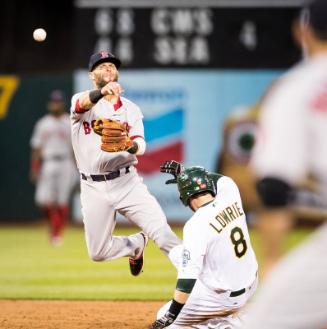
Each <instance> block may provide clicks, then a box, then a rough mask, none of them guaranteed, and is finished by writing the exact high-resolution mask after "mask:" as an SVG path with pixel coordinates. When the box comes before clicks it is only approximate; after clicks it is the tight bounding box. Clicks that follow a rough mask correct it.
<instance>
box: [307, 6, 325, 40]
mask: <svg viewBox="0 0 327 329" xmlns="http://www.w3.org/2000/svg"><path fill="white" fill-rule="evenodd" d="M304 16H306V17H304V20H305V21H307V23H308V24H309V25H310V26H311V27H312V28H313V30H314V31H315V32H316V33H317V34H318V35H320V36H323V37H324V39H325V38H327V0H313V1H309V2H307V4H306V5H305V6H304Z"/></svg>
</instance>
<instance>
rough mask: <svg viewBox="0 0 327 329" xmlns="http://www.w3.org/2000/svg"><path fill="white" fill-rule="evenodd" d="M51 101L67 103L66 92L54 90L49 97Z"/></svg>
mask: <svg viewBox="0 0 327 329" xmlns="http://www.w3.org/2000/svg"><path fill="white" fill-rule="evenodd" d="M49 101H53V102H65V101H66V98H65V94H64V92H63V91H62V90H59V89H55V90H52V91H51V93H50V95H49Z"/></svg>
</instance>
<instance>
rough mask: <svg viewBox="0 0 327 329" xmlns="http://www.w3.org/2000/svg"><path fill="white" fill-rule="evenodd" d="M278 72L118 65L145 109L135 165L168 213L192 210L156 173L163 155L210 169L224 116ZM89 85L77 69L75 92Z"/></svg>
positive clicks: (128, 90) (175, 216) (176, 215)
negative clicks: (123, 67) (142, 147)
mask: <svg viewBox="0 0 327 329" xmlns="http://www.w3.org/2000/svg"><path fill="white" fill-rule="evenodd" d="M280 73H281V72H280V71H277V70H271V71H267V70H265V71H260V70H259V71H251V70H249V71H246V70H242V71H241V70H240V71H237V70H228V71H227V70H197V71H194V70H183V71H182V70H164V71H163V70H146V71H139V70H122V71H121V75H120V76H121V78H120V83H121V85H122V86H123V88H124V96H125V97H127V98H129V99H130V100H132V101H133V102H135V103H136V104H137V105H138V106H139V107H140V108H141V110H142V112H143V114H144V128H145V139H146V142H147V150H146V153H145V155H143V156H141V157H139V164H138V166H137V169H138V171H139V173H140V175H141V176H142V177H143V178H144V181H145V183H146V185H147V186H148V188H149V190H150V191H151V192H152V193H153V194H154V195H155V196H156V197H157V199H158V201H159V202H160V204H161V205H162V207H163V209H164V211H165V213H166V215H167V217H168V218H169V219H170V220H172V221H183V220H185V219H187V218H188V217H189V215H190V214H191V212H190V210H189V209H187V208H185V207H184V206H183V205H182V204H181V202H180V200H179V195H178V192H177V189H176V186H175V185H166V184H165V181H166V180H167V179H169V178H170V177H169V175H167V174H162V173H160V172H159V167H160V164H161V163H162V162H164V161H165V160H170V159H174V160H177V161H180V162H182V163H183V164H184V165H186V166H190V165H202V166H204V167H206V168H207V169H208V170H214V169H215V166H216V162H217V158H218V155H219V151H220V147H221V143H222V127H223V124H224V120H225V118H226V117H227V116H228V115H229V114H230V113H231V112H233V111H235V110H236V109H239V108H240V107H249V106H252V105H253V104H254V103H255V102H256V101H257V100H258V98H259V97H260V96H261V95H262V94H263V92H264V91H265V89H266V88H267V86H268V85H269V84H270V83H271V81H272V80H273V79H274V78H275V77H277V76H279V75H280ZM90 88H92V86H91V84H90V80H89V78H88V74H87V72H86V71H83V70H79V71H76V73H75V77H74V89H75V91H76V92H77V91H81V90H86V89H90Z"/></svg>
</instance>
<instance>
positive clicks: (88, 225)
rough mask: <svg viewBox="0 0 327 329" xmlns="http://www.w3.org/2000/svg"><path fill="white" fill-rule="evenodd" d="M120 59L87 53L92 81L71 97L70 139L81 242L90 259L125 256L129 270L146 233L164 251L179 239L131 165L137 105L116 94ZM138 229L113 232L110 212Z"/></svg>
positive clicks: (138, 124) (138, 126)
mask: <svg viewBox="0 0 327 329" xmlns="http://www.w3.org/2000/svg"><path fill="white" fill-rule="evenodd" d="M120 64H121V62H120V60H119V59H118V58H117V57H115V56H114V55H112V54H110V53H108V52H106V51H103V52H100V53H96V54H94V55H92V56H91V57H90V61H89V77H90V79H91V80H92V82H93V84H94V89H93V90H87V91H84V92H81V93H78V94H75V95H74V96H73V97H72V104H71V126H72V142H73V149H74V152H75V157H76V161H77V165H78V168H79V171H80V174H81V203H82V214H83V221H84V226H85V236H86V244H87V248H88V252H89V255H90V257H91V258H92V259H93V260H94V261H109V260H112V259H115V258H119V257H123V256H128V257H129V262H130V270H131V273H132V275H134V276H136V275H138V274H139V273H140V272H141V271H142V268H143V252H144V248H145V246H146V243H147V239H148V237H150V238H151V239H153V240H154V241H155V243H156V244H157V245H158V246H159V248H160V249H161V250H162V251H163V252H164V253H165V254H166V255H168V254H169V251H170V250H171V249H172V248H173V247H174V246H176V245H178V244H180V240H179V239H178V238H177V236H176V235H175V234H174V233H173V231H172V230H171V228H170V227H169V225H168V224H167V220H166V217H165V215H164V213H163V211H162V209H161V207H160V206H159V204H158V202H157V201H156V200H155V198H154V197H153V196H152V195H151V194H150V193H149V191H148V190H147V187H146V186H145V185H144V184H143V182H142V178H141V177H139V175H138V174H137V171H136V169H135V165H136V164H137V156H138V155H142V154H143V153H144V151H145V146H146V144H145V141H144V129H143V122H142V118H143V115H142V113H141V110H140V108H139V107H138V106H137V105H136V104H134V103H133V102H131V101H130V100H128V99H126V98H125V97H121V93H122V91H123V89H122V87H121V85H120V84H119V83H118V82H117V81H118V69H119V67H120ZM117 212H118V213H120V214H122V215H124V216H125V217H126V218H127V219H128V220H129V221H131V222H132V223H134V224H136V225H137V226H138V227H140V228H141V229H142V232H140V233H137V234H134V235H130V236H113V235H112V234H113V230H114V228H115V225H116V213H117Z"/></svg>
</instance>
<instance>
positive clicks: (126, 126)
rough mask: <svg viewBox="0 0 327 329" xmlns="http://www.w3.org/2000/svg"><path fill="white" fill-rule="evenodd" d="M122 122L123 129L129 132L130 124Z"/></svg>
mask: <svg viewBox="0 0 327 329" xmlns="http://www.w3.org/2000/svg"><path fill="white" fill-rule="evenodd" d="M122 124H123V125H124V126H125V129H126V130H127V132H129V131H130V130H131V128H132V126H130V125H129V124H128V122H123V123H122Z"/></svg>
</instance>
